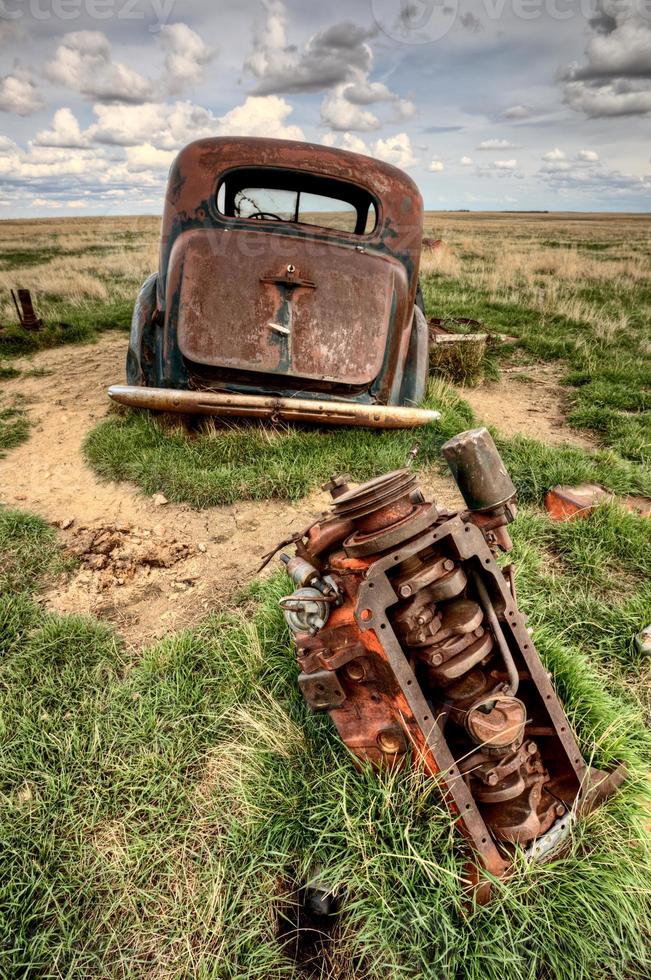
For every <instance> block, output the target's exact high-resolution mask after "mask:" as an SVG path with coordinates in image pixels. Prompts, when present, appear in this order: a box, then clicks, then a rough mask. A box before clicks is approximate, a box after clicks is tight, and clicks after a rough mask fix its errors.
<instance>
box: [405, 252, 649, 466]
mask: <svg viewBox="0 0 651 980" xmlns="http://www.w3.org/2000/svg"><path fill="white" fill-rule="evenodd" d="M611 258H612V256H611ZM482 262H485V259H483V260H481V261H480V262H479V264H478V260H477V258H476V257H470V258H469V259H467V260H466V261H465V262H464V263H463V265H462V271H461V273H460V275H459V276H458V277H451V276H442V275H436V276H430V277H428V278H427V279H426V280H425V281H424V295H425V301H426V306H427V310H428V313H430V314H435V315H437V316H442V317H455V316H468V317H472V318H473V319H477V320H480V321H482V322H483V323H484V324H485V326H486V328H487V329H488V330H489V331H491V332H498V333H505V334H509V335H511V336H515V337H517V338H518V345H517V346H512V347H511V348H510V349H509V348H504V350H503V356H504V357H509V356H510V357H511V359H512V360H514V361H515V363H521V362H522V361H523V360H524V361H525V362H526V361H527V360H529V361H533V362H535V361H554V360H556V361H558V362H559V368H560V371H561V374H562V380H563V381H564V383H565V384H566V385H567V386H568V396H569V401H570V412H569V416H568V422H569V424H570V425H572V426H575V427H576V428H582V429H589V430H591V431H593V432H595V433H596V434H597V435H598V437H599V439H600V441H601V443H602V444H603V445H604V446H611V447H617V449H618V452H619V454H620V455H622V456H624V457H626V458H627V459H630V460H633V461H634V462H642V463H644V464H645V465H647V466H648V465H651V412H650V411H649V406H650V405H651V380H650V379H651V312H650V311H651V288H650V287H649V286H648V285H647V284H644V283H642V282H638V281H633V282H630V281H627V280H625V279H621V280H618V279H613V280H611V281H586V282H585V283H582V284H579V285H577V284H575V283H572V284H568V286H567V287H566V292H565V294H561V295H560V296H559V297H558V309H556V308H555V307H554V305H553V304H552V305H551V306H550V307H544V308H541V306H540V305H539V304H538V303H536V302H535V288H534V287H532V286H531V285H529V284H524V283H519V282H518V279H517V275H514V278H513V283H512V287H511V288H510V289H506V288H505V289H503V290H502V291H501V292H500V293H499V294H498V295H495V294H492V293H490V292H489V291H488V289H482V288H481V287H479V286H478V285H477V284H476V283H475V282H473V281H472V279H471V278H469V277H470V275H471V270H472V269H473V268H475V269H477V268H480V267H481V263H482ZM550 282H551V283H552V284H553V276H552V275H551V274H550V275H547V276H546V275H544V274H541V275H540V277H539V279H538V280H537V284H534V286H536V285H537V288H538V289H539V290H540V292H541V293H542V295H544V290H545V287H546V285H547V284H548V283H550ZM571 300H580V301H581V304H580V305H577V307H576V313H575V314H574V315H572V316H570V315H567V314H565V313H563V312H559V310H562V309H564V307H563V305H562V302H563V301H566V302H570V301H571Z"/></svg>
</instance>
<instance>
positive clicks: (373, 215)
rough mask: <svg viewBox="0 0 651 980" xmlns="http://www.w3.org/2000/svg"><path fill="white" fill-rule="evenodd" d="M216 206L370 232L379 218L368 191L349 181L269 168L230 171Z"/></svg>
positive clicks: (252, 216)
mask: <svg viewBox="0 0 651 980" xmlns="http://www.w3.org/2000/svg"><path fill="white" fill-rule="evenodd" d="M217 207H218V210H219V211H220V212H221V213H222V214H224V215H226V217H228V218H246V219H249V220H251V221H268V222H285V223H287V222H290V223H292V224H298V225H313V226H316V227H321V228H334V229H337V230H338V231H343V232H347V233H348V234H350V235H370V234H371V232H372V231H373V230H374V228H375V225H376V223H377V209H376V205H375V201H374V199H373V197H372V195H371V194H369V192H368V191H366V190H364V188H362V187H357V186H355V185H354V184H347V183H346V182H345V181H339V180H332V179H329V178H325V177H319V176H317V175H314V174H305V173H301V172H300V171H293V170H274V169H271V168H268V167H264V168H263V167H260V168H242V169H239V170H232V171H231V172H230V173H228V174H227V175H226V176H225V177H224V178H223V180H222V181H221V183H220V185H219V188H218V190H217Z"/></svg>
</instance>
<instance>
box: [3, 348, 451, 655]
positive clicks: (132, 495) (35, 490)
mask: <svg viewBox="0 0 651 980" xmlns="http://www.w3.org/2000/svg"><path fill="white" fill-rule="evenodd" d="M125 351H126V338H125V335H124V334H106V335H104V336H103V337H102V338H101V339H100V340H99V341H98V342H97V343H95V344H87V345H83V346H75V347H61V348H57V349H54V350H51V351H43V352H41V353H39V354H37V355H35V356H34V357H33V358H31V359H30V360H23V361H22V362H18V363H17V366H18V367H20V368H21V369H23V370H29V369H33V368H38V369H40V368H46V369H47V370H48V371H49V372H51V373H48V374H47V375H46V376H40V377H30V376H27V375H23V376H21V377H19V378H16V379H14V380H11V381H7V382H4V383H3V385H2V390H1V393H0V394H1V395H2V397H6V398H13V397H15V396H16V395H18V394H21V395H23V396H24V397H25V399H26V408H27V411H28V413H29V416H30V419H31V421H32V423H33V427H32V430H31V435H30V438H29V440H28V441H27V442H26V443H24V444H23V445H22V446H19V447H18V448H17V449H15V450H13V451H12V452H11V453H9V454H8V455H7V457H6V458H4V459H2V460H0V502H2V503H3V504H5V505H7V506H13V507H20V508H22V509H23V510H27V511H31V512H33V513H37V514H40V515H41V516H42V517H44V518H45V519H46V520H47V521H49V522H50V523H51V524H54V525H56V526H57V527H58V528H59V534H60V538H61V541H62V543H63V544H64V546H65V547H66V548H69V549H70V550H71V551H72V552H73V553H75V554H76V555H77V557H78V558H79V562H80V563H79V567H78V570H77V572H76V573H74V574H73V575H71V576H70V577H69V578H68V579H67V580H65V581H63V582H60V583H57V584H56V587H54V588H52V589H51V590H50V591H49V592H48V593H46V595H45V596H44V603H45V605H46V606H47V607H48V608H50V609H54V610H57V611H59V612H64V613H88V614H92V615H95V616H99V617H100V618H104V619H108V620H110V621H111V622H113V623H115V624H116V625H117V626H118V628H119V630H120V632H121V633H122V635H123V636H124V637H125V639H126V640H127V642H128V643H130V644H131V645H133V646H140V645H141V644H142V643H145V642H148V641H151V640H152V639H154V638H156V637H158V636H162V635H164V634H165V633H168V632H173V631H175V630H178V629H181V628H183V627H185V626H190V625H192V624H194V623H196V622H198V621H199V620H200V619H201V618H202V617H203V616H204V615H205V614H206V612H207V611H208V610H210V609H214V608H218V607H219V606H220V605H222V604H223V603H224V602H225V601H226V600H227V599H228V598H230V597H231V596H232V595H233V594H234V593H235V592H236V591H238V590H239V589H241V588H242V587H243V586H245V585H246V584H247V583H248V582H250V581H251V579H252V578H253V576H254V575H255V573H256V569H257V567H258V565H259V563H260V558H261V556H262V555H264V554H265V553H266V552H268V551H270V550H271V548H273V547H274V545H275V544H276V543H277V541H278V540H279V539H280V538H283V537H285V536H286V535H288V534H290V533H292V532H294V531H299V530H301V529H302V528H303V527H306V526H307V525H308V524H309V523H310V522H311V521H312V520H314V518H315V517H317V516H318V515H319V514H320V513H321V511H323V510H325V509H326V508H327V507H328V504H329V497H328V495H327V494H325V493H320V492H318V493H314V494H312V495H310V496H309V497H308V498H306V499H305V500H302V501H300V503H298V504H291V503H284V502H279V501H264V502H261V503H252V502H243V503H238V504H233V505H230V506H227V507H213V508H209V509H207V510H203V511H194V510H192V509H191V508H190V507H187V506H184V505H176V504H168V503H166V502H164V498H163V500H161V498H160V496H158V495H154V496H153V497H145V496H143V495H142V494H140V493H139V492H138V491H137V489H136V488H135V487H133V486H131V485H129V484H125V483H120V484H115V483H101V482H100V481H99V480H98V479H97V478H96V477H95V475H94V474H93V473H92V471H91V470H90V469H88V467H87V466H86V464H85V463H84V460H83V458H82V455H81V444H82V442H83V439H84V437H85V435H86V433H87V432H88V431H89V429H91V428H92V427H93V426H94V425H95V424H96V423H97V421H98V420H99V419H101V418H103V417H104V416H105V415H106V413H107V411H108V410H109V401H108V398H107V396H106V389H107V387H108V385H109V384H111V383H113V382H115V381H119V380H120V379H121V378H122V377H123V376H124V358H125ZM421 485H422V487H423V490H424V491H425V492H426V494H427V495H428V496H435V497H436V499H438V500H439V501H440V502H441V504H443V505H444V506H447V507H454V506H458V505H459V497H458V494H457V492H456V488H455V487H454V484H453V483H452V480H451V479H447V478H445V477H442V476H441V477H439V476H437V475H436V474H432V475H429V474H428V475H427V477H423V479H422V481H421ZM275 567H276V566H275V563H274V562H272V563H271V566H270V568H269V570H268V571H267V573H266V574H270V573H271V570H272V569H274V568H275Z"/></svg>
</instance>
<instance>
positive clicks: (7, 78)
mask: <svg viewBox="0 0 651 980" xmlns="http://www.w3.org/2000/svg"><path fill="white" fill-rule="evenodd" d="M44 105H45V102H44V101H43V98H42V97H41V94H40V92H39V91H38V89H37V87H36V84H35V82H34V80H33V78H32V75H31V72H30V71H29V70H28V69H26V68H22V67H20V66H17V67H16V68H14V70H13V72H11V74H9V75H4V76H3V77H2V78H0V112H12V113H14V114H15V115H17V116H31V115H32V114H33V113H34V112H38V110H39V109H42V108H43V106H44Z"/></svg>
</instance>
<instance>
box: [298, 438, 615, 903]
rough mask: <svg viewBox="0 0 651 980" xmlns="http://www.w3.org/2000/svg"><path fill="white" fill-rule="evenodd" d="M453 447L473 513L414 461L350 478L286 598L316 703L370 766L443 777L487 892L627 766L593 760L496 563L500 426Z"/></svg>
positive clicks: (502, 537)
mask: <svg viewBox="0 0 651 980" xmlns="http://www.w3.org/2000/svg"><path fill="white" fill-rule="evenodd" d="M443 453H444V456H445V457H446V459H447V461H448V463H449V465H450V468H451V470H452V473H453V475H454V477H455V480H456V482H457V484H458V486H459V489H460V490H461V493H462V495H463V497H464V500H465V502H466V504H467V508H468V509H467V510H465V511H464V512H462V513H453V512H451V511H447V510H443V509H441V508H439V507H437V505H436V504H435V503H428V502H426V501H425V500H424V499H423V496H422V494H421V493H420V491H419V490H418V488H417V485H416V477H415V475H414V474H413V473H412V472H411V471H410V470H399V471H396V472H394V473H389V474H387V475H386V476H382V477H379V478H378V479H375V480H372V481H370V482H369V483H366V484H364V485H362V486H360V487H358V488H356V489H353V490H351V489H349V487H348V485H347V483H346V480H345V478H338V479H334V480H333V481H332V482H331V484H330V485H329V489H330V492H331V495H332V497H333V507H332V513H331V514H330V515H326V516H325V517H324V518H323V519H322V520H320V521H318V522H317V523H315V524H314V525H313V526H312V527H311V528H310V529H309V531H308V532H307V533H306V534H305V536H304V537H303V538H302V539H301V540H300V541H298V543H297V547H296V556H295V557H293V558H290V557H289V556H288V555H286V554H283V555H282V556H281V560H282V561H283V562H284V563H285V565H286V569H287V572H288V573H289V575H290V576H291V578H292V579H293V581H294V582H295V584H296V590H295V591H294V593H293V595H291V596H287V597H285V598H284V599H282V600H281V605H282V607H283V610H284V614H285V618H286V620H287V622H288V624H289V627H290V629H291V630H292V632H293V634H294V638H295V642H296V647H297V650H298V662H299V666H300V676H299V678H298V683H299V685H300V688H301V691H302V692H303V695H304V697H305V700H306V701H307V703H308V705H309V706H310V707H311V708H312V709H314V710H316V711H328V712H329V713H330V716H331V718H332V720H333V721H334V723H335V725H336V727H337V729H338V731H339V734H340V735H341V737H342V739H343V741H344V742H345V743H346V745H347V746H348V748H349V749H350V751H351V752H352V753H353V754H354V755H355V756H356V757H357V759H358V760H359V761H360V763H363V762H369V763H371V765H372V766H374V767H376V768H378V769H382V768H385V767H393V766H402V765H405V764H407V763H408V762H409V764H417V765H422V766H423V768H424V770H425V771H426V772H427V773H428V774H429V775H431V776H433V777H436V778H438V779H439V780H440V781H441V790H442V792H443V794H444V797H445V799H446V800H447V802H448V804H449V806H450V809H451V810H452V812H453V813H454V814H455V815H457V823H458V826H459V829H460V830H461V831H462V832H463V834H464V835H465V836H466V838H468V840H469V842H470V843H471V845H472V847H473V848H474V850H475V851H476V854H477V856H478V859H479V860H478V865H477V864H476V863H475V862H474V861H473V862H471V863H470V864H469V876H468V880H469V882H470V883H471V884H473V885H479V884H481V887H480V888H479V889H478V890H477V893H476V894H477V897H478V898H479V899H480V900H485V899H486V898H487V897H488V887H489V886H488V884H487V881H488V879H487V878H486V877H485V876H482V875H481V872H480V869H481V868H482V867H483V868H484V869H485V870H486V871H488V872H489V873H490V874H491V875H494V876H498V877H501V876H504V875H506V874H508V871H509V867H510V865H511V863H512V859H513V853H514V850H515V845H520V847H522V848H523V850H524V853H525V855H526V856H528V857H529V858H530V859H532V860H542V859H545V858H546V857H547V856H548V855H550V854H552V853H555V852H557V851H558V848H559V847H560V846H561V845H562V844H563V842H564V841H565V840H566V838H567V837H568V835H569V832H570V828H571V825H572V822H573V821H574V820H575V819H576V817H577V815H578V814H579V813H580V812H582V811H583V812H584V811H585V810H586V809H591V808H593V807H594V806H596V805H597V804H598V803H599V802H600V801H601V800H603V799H604V798H605V797H607V796H608V795H610V794H611V793H612V792H614V791H615V789H616V788H617V786H618V785H619V784H620V783H621V781H622V779H623V771H621V770H616V771H615V772H614V773H610V774H607V773H604V772H601V771H599V770H596V769H594V768H592V767H590V766H589V765H588V764H587V763H586V762H585V760H584V759H583V758H582V755H581V752H580V750H579V748H578V746H577V743H576V740H575V738H574V735H573V733H572V731H571V728H570V725H569V722H568V720H567V717H566V715H565V713H564V711H563V708H562V706H561V704H560V702H559V699H558V697H557V695H556V692H555V690H554V687H553V685H552V683H551V680H550V675H549V674H548V673H547V672H546V671H545V669H544V668H543V665H542V663H541V661H540V658H539V656H538V654H537V652H536V650H535V648H534V645H533V642H532V639H531V635H530V633H529V631H528V630H527V627H526V617H525V616H524V615H523V614H522V613H521V612H519V610H518V606H517V602H516V597H515V588H514V582H513V573H512V568H507V569H505V570H504V569H502V568H501V567H500V565H499V564H498V562H497V560H496V555H497V552H498V551H499V550H502V551H508V550H509V549H510V548H511V540H510V537H509V534H508V531H507V525H508V524H509V523H510V522H511V521H512V520H513V519H514V518H515V515H516V507H515V488H514V486H513V484H512V482H511V479H510V477H509V476H508V474H507V472H506V470H505V468H504V465H503V463H502V460H501V459H500V456H499V454H498V452H497V449H496V447H495V444H494V442H493V440H492V438H491V436H490V434H489V433H488V431H487V430H486V429H476V430H471V431H469V432H464V433H461V435H458V436H456V437H455V438H454V439H452V440H450V441H449V442H448V443H446V445H445V446H444V447H443Z"/></svg>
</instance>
